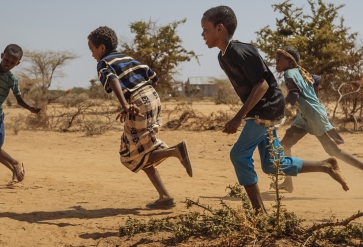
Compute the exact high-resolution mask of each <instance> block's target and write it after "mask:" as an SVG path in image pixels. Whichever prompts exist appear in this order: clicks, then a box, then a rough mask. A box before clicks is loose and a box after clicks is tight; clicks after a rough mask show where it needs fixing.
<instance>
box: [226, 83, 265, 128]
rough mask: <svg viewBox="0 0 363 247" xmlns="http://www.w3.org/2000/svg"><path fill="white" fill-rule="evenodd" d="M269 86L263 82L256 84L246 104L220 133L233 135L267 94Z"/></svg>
mask: <svg viewBox="0 0 363 247" xmlns="http://www.w3.org/2000/svg"><path fill="white" fill-rule="evenodd" d="M268 88H269V85H268V84H267V82H266V81H265V80H263V81H262V82H260V83H258V84H256V85H255V86H254V87H253V88H252V91H251V94H250V96H248V98H247V100H246V102H245V103H244V104H243V106H242V108H241V110H239V111H238V113H237V114H236V116H235V117H234V118H232V120H230V121H229V122H227V123H226V125H225V126H224V130H223V131H222V132H224V133H228V134H234V133H236V132H237V129H238V127H239V126H240V125H241V123H242V120H243V118H244V117H245V116H246V115H247V113H248V112H249V111H250V110H251V109H252V108H253V107H254V106H255V105H256V104H257V103H258V102H259V101H260V100H261V98H262V97H263V95H264V94H265V93H266V92H267V90H268Z"/></svg>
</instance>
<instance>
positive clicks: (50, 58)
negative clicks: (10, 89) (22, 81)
mask: <svg viewBox="0 0 363 247" xmlns="http://www.w3.org/2000/svg"><path fill="white" fill-rule="evenodd" d="M78 57H79V56H78V55H77V54H75V53H73V52H71V51H26V52H25V53H24V60H25V62H27V63H28V66H27V67H25V68H24V69H23V73H22V74H23V76H24V77H29V78H33V79H37V80H38V81H39V83H40V85H39V86H40V87H41V89H42V91H43V93H44V94H46V93H47V91H48V88H49V87H50V86H51V85H52V81H53V79H54V78H57V77H58V78H59V77H63V76H64V73H63V72H62V70H61V69H62V68H63V67H64V66H66V65H67V64H68V62H69V61H71V60H74V59H76V58H78Z"/></svg>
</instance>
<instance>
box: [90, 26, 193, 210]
mask: <svg viewBox="0 0 363 247" xmlns="http://www.w3.org/2000/svg"><path fill="white" fill-rule="evenodd" d="M117 44H118V40H117V36H116V33H115V31H114V30H112V29H111V28H109V27H106V26H102V27H99V28H97V29H95V30H94V31H92V32H91V33H90V34H89V35H88V46H89V49H90V50H91V52H92V56H93V57H94V58H95V59H96V61H97V72H98V77H99V80H100V82H101V83H102V85H103V87H104V89H105V90H106V92H107V93H111V92H114V94H115V95H116V97H117V99H118V100H119V102H120V104H121V106H122V109H123V110H124V111H123V112H122V113H120V114H119V115H118V116H117V119H118V118H120V120H121V122H124V132H123V134H122V136H121V146H120V160H121V163H122V164H123V165H124V166H126V167H127V168H128V169H129V170H131V171H132V172H135V173H136V172H138V171H140V170H142V171H144V172H145V173H146V175H147V176H148V178H149V179H150V181H151V183H152V184H153V185H154V187H155V189H156V190H157V192H158V193H159V198H158V199H157V200H156V201H154V202H152V203H148V204H147V205H146V206H147V207H149V208H170V207H174V206H175V201H174V199H173V198H172V197H171V196H170V194H169V193H168V191H167V190H166V188H165V186H164V184H163V182H162V180H161V178H160V175H159V173H158V170H157V169H156V166H157V165H159V164H160V163H161V162H162V161H164V160H165V159H166V158H169V157H176V158H178V159H179V160H180V162H181V164H182V165H183V166H184V167H185V169H186V171H187V173H188V175H189V176H190V177H192V166H191V163H190V160H189V156H188V151H187V146H186V143H185V142H184V141H183V142H181V143H179V144H178V145H176V146H173V147H170V148H169V147H168V146H167V145H166V143H165V142H163V141H162V140H159V139H157V138H156V135H157V133H158V130H159V128H160V127H161V124H162V123H161V102H160V97H159V95H158V94H157V92H156V91H155V89H154V87H153V86H156V83H157V80H158V78H157V76H156V74H155V72H154V71H153V70H152V69H151V68H149V66H148V65H145V64H142V63H140V62H139V61H137V60H134V59H133V58H132V57H129V56H127V55H125V54H121V53H119V52H117V51H116V48H117Z"/></svg>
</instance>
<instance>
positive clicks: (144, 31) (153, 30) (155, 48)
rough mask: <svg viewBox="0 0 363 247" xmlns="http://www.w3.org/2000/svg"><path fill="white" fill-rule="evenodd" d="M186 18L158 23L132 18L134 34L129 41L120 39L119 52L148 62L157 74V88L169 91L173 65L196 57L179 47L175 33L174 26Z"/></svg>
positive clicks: (172, 82) (180, 43) (191, 52)
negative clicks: (159, 24) (163, 24)
mask: <svg viewBox="0 0 363 247" xmlns="http://www.w3.org/2000/svg"><path fill="white" fill-rule="evenodd" d="M185 22H186V19H183V20H180V21H175V22H172V23H169V24H167V25H165V26H158V25H157V23H156V22H155V21H151V20H149V21H148V22H144V21H136V22H132V23H130V29H131V33H133V34H135V37H134V39H133V41H132V42H126V41H123V40H122V39H121V52H122V53H125V54H127V55H129V56H131V57H133V58H134V59H136V60H139V61H140V62H142V63H144V64H146V65H148V66H149V67H150V68H152V70H154V71H155V72H156V74H157V76H158V77H159V81H158V91H160V92H167V91H168V92H171V91H173V84H174V82H175V79H174V76H175V75H176V74H177V73H178V72H177V70H176V69H177V67H178V66H179V65H180V64H181V63H183V62H188V61H190V60H191V59H192V58H195V59H196V60H197V61H198V63H199V60H198V56H197V55H196V54H195V53H194V51H187V50H186V49H185V48H184V47H183V46H182V39H181V38H180V37H179V36H178V35H177V28H178V26H179V25H180V24H183V23H185Z"/></svg>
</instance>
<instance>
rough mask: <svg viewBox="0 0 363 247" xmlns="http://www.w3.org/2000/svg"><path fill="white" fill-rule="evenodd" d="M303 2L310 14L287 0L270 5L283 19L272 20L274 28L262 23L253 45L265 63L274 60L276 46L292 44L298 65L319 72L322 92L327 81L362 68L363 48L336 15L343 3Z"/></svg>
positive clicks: (350, 78) (352, 77)
mask: <svg viewBox="0 0 363 247" xmlns="http://www.w3.org/2000/svg"><path fill="white" fill-rule="evenodd" d="M307 2H308V4H309V6H310V10H311V14H306V13H304V12H303V9H302V8H299V7H294V5H293V4H292V3H291V2H290V0H287V1H284V2H283V3H281V4H273V5H272V7H273V8H274V11H275V12H276V11H278V12H280V13H281V14H282V15H283V18H282V19H276V29H274V30H272V29H271V28H270V27H269V26H266V27H264V28H262V29H261V30H260V31H258V32H257V41H256V42H255V43H253V44H254V45H256V47H258V48H259V49H260V50H261V51H263V52H264V53H265V54H266V56H265V59H266V61H267V63H268V64H269V65H272V64H273V63H274V61H275V52H276V50H277V49H278V48H280V47H281V46H285V45H292V46H295V47H296V48H297V49H298V50H299V52H300V56H301V60H300V62H299V64H300V65H301V66H302V67H304V68H305V69H307V70H308V71H309V72H311V73H314V74H318V75H321V76H322V77H323V81H322V84H321V87H322V88H323V89H326V91H327V89H329V88H330V83H331V82H335V83H338V84H339V83H343V82H344V81H354V80H357V79H358V78H359V76H360V75H361V73H362V71H363V49H362V46H360V45H359V44H358V43H357V34H358V33H349V29H350V28H348V27H345V26H344V18H343V17H340V18H339V15H338V11H339V9H341V8H343V7H344V5H343V4H342V5H338V6H335V5H334V4H330V3H329V4H326V3H324V2H323V1H322V0H318V1H317V2H314V1H312V0H307ZM338 18H339V19H338Z"/></svg>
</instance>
